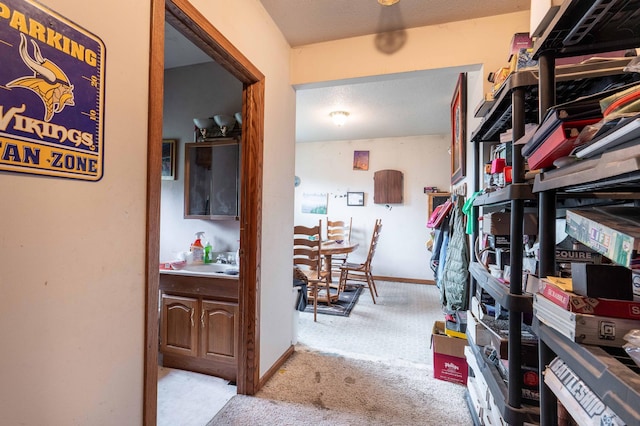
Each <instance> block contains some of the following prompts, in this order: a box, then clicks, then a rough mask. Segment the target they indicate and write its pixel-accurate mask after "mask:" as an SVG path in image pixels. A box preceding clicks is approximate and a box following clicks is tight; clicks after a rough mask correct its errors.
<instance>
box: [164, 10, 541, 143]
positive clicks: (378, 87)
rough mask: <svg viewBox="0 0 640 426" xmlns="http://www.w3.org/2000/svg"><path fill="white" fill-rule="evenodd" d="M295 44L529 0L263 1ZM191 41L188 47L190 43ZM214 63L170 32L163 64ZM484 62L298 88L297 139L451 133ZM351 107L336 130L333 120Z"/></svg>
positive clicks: (466, 15)
mask: <svg viewBox="0 0 640 426" xmlns="http://www.w3.org/2000/svg"><path fill="white" fill-rule="evenodd" d="M260 1H261V3H262V4H263V5H264V7H265V9H266V10H267V12H268V13H269V14H270V15H271V17H272V19H273V20H274V22H275V23H276V25H277V26H278V27H279V28H280V30H281V31H282V33H283V34H284V36H285V38H286V39H287V41H288V42H289V44H290V45H291V46H293V47H296V46H301V45H305V44H310V43H317V42H323V41H330V40H337V39H342V38H347V37H355V36H361V35H368V34H380V33H384V32H389V31H398V30H403V29H408V28H413V27H420V26H425V25H436V24H442V23H445V22H453V21H460V20H466V19H473V18H480V17H485V16H492V15H499V14H505V13H513V12H519V11H523V10H529V7H530V0H490V1H489V0H484V1H478V0H400V2H399V3H397V4H395V5H393V6H389V7H384V6H381V5H379V4H378V3H377V1H376V0H348V1H347V0H260ZM185 42H186V44H185ZM209 60H210V58H209V57H208V56H206V54H204V52H202V51H200V50H199V49H198V48H196V47H195V46H193V45H192V44H191V43H189V42H187V41H186V39H184V37H182V36H181V35H180V34H179V33H178V32H177V31H175V30H173V29H172V28H170V27H168V28H167V34H166V45H165V67H166V68H171V67H175V66H183V65H189V64H194V63H200V62H206V61H209ZM477 70H479V65H477V64H476V65H470V66H469V67H453V68H443V69H438V70H428V71H415V72H408V73H401V74H387V75H383V76H372V77H366V78H358V79H349V80H341V81H332V82H323V83H318V84H308V85H301V86H298V87H296V88H295V89H296V142H312V141H334V140H357V139H375V138H384V137H403V136H416V135H425V134H446V133H448V132H449V129H450V126H449V113H448V111H449V105H450V103H451V96H452V94H453V90H454V87H455V83H456V81H457V78H458V74H459V73H460V72H464V71H477ZM334 110H346V111H348V112H349V113H350V116H349V120H348V121H347V123H346V124H345V125H344V126H342V127H337V126H335V125H334V124H333V123H332V122H331V119H330V117H329V113H330V112H331V111H334Z"/></svg>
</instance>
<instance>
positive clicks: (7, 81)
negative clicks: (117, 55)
mask: <svg viewBox="0 0 640 426" xmlns="http://www.w3.org/2000/svg"><path fill="white" fill-rule="evenodd" d="M0 58H2V61H1V62H0V171H7V172H16V173H30V174H36V175H46V176H53V177H61V178H70V179H79V180H87V181H98V180H100V179H101V178H102V174H103V154H104V141H103V127H104V70H105V46H104V44H103V43H102V40H100V39H99V38H98V37H96V36H95V35H93V34H91V33H89V32H88V31H87V30H85V29H83V28H80V27H79V26H77V25H76V24H74V23H73V22H70V21H69V20H67V19H65V18H64V17H62V16H60V15H58V14H56V13H55V12H53V11H51V10H49V9H47V8H45V7H44V6H42V5H40V4H38V3H36V2H33V1H31V0H0Z"/></svg>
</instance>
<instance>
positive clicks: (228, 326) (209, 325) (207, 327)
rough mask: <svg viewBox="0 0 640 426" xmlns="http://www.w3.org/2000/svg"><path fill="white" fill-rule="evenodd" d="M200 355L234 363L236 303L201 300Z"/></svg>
mask: <svg viewBox="0 0 640 426" xmlns="http://www.w3.org/2000/svg"><path fill="white" fill-rule="evenodd" d="M200 325H201V327H200V357H202V358H205V359H208V360H211V361H218V362H222V363H229V364H232V365H234V366H235V365H236V358H237V351H238V304H237V303H228V302H215V301H212V300H202V311H201V314H200Z"/></svg>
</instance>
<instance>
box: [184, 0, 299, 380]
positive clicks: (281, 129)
mask: <svg viewBox="0 0 640 426" xmlns="http://www.w3.org/2000/svg"><path fill="white" fill-rule="evenodd" d="M192 3H193V4H194V5H195V6H196V7H197V8H198V9H199V10H200V11H201V12H202V13H203V14H204V15H205V16H206V17H207V18H208V19H209V20H210V21H211V22H212V23H213V25H215V26H216V28H217V29H218V30H219V31H220V32H221V33H222V34H223V35H224V36H225V37H226V38H228V39H229V41H230V42H231V43H232V44H233V45H234V46H235V47H236V48H238V49H239V50H240V51H241V52H242V53H243V54H244V55H245V56H246V57H247V58H248V59H249V60H250V61H251V62H252V63H253V65H255V66H256V67H257V68H258V69H259V70H260V71H261V72H262V73H263V74H264V75H265V82H266V83H265V84H266V86H265V120H264V122H265V129H264V156H263V159H264V165H263V191H262V235H261V237H262V247H261V254H262V263H261V265H260V271H259V276H260V280H261V281H260V286H259V291H260V306H261V307H260V313H259V315H260V375H261V376H262V375H264V373H265V372H266V371H267V370H268V369H269V368H270V367H271V366H272V365H273V364H274V363H275V362H276V361H277V360H278V359H279V358H280V357H281V356H282V354H283V353H284V352H285V351H286V350H287V349H288V348H289V346H290V345H291V341H292V335H293V321H292V310H293V303H292V301H291V291H292V285H291V283H292V282H291V279H292V276H291V256H292V236H293V191H292V187H293V184H292V182H293V176H294V174H293V169H294V145H295V92H294V90H293V88H292V87H291V84H290V80H291V78H290V71H289V60H290V48H289V45H288V44H287V43H286V41H285V40H284V37H283V36H282V34H281V33H280V31H279V30H278V29H277V28H276V27H275V25H274V24H273V21H272V20H271V17H270V16H269V15H268V14H267V12H266V11H265V10H264V8H263V7H262V4H261V3H260V2H258V1H257V0H234V1H232V2H230V1H226V0H193V1H192Z"/></svg>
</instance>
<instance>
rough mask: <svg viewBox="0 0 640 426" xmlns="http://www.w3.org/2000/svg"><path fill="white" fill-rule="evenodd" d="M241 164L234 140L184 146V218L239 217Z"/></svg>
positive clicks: (238, 150) (238, 145)
mask: <svg viewBox="0 0 640 426" xmlns="http://www.w3.org/2000/svg"><path fill="white" fill-rule="evenodd" d="M239 161H240V144H239V143H238V141H237V140H235V139H224V140H220V141H216V142H198V143H187V144H185V194H184V195H185V199H184V217H185V218H197V219H230V218H231V219H237V218H238V190H239V176H240V175H239V164H240V163H239Z"/></svg>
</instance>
